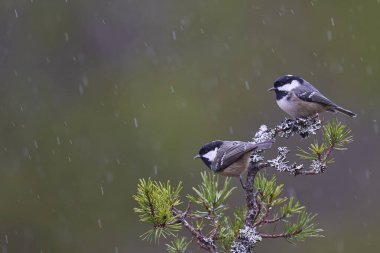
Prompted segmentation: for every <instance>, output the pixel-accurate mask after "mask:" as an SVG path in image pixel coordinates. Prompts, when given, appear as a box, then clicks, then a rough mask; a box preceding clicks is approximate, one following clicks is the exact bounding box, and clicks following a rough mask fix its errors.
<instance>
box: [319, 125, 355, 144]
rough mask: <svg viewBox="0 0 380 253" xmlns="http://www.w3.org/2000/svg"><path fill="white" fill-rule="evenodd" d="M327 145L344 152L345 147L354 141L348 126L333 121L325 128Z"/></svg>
mask: <svg viewBox="0 0 380 253" xmlns="http://www.w3.org/2000/svg"><path fill="white" fill-rule="evenodd" d="M323 134H324V139H325V143H326V144H327V145H329V146H332V147H334V148H335V149H337V150H344V149H346V148H345V145H347V144H348V143H350V142H352V141H353V137H352V136H351V135H350V134H351V130H350V129H348V128H347V126H346V125H344V124H342V123H341V122H338V121H337V120H332V121H330V122H328V123H327V124H326V125H325V126H323Z"/></svg>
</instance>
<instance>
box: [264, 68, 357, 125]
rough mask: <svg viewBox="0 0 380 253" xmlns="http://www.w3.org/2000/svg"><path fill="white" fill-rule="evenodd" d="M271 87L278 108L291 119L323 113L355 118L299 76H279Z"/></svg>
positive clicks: (353, 114)
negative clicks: (328, 112)
mask: <svg viewBox="0 0 380 253" xmlns="http://www.w3.org/2000/svg"><path fill="white" fill-rule="evenodd" d="M273 86H274V87H273V88H270V89H269V91H271V90H274V91H275V92H276V101H277V104H278V106H279V107H280V108H281V109H282V110H283V111H284V112H286V113H287V114H289V115H290V116H291V117H292V118H299V117H309V116H313V115H315V114H317V113H320V112H324V111H330V112H341V113H344V114H346V115H348V116H350V117H356V114H355V113H353V112H351V111H349V110H347V109H344V108H342V107H340V106H338V105H337V104H335V103H334V102H332V101H331V100H330V99H328V98H326V97H325V96H324V95H322V93H320V92H319V91H318V90H317V89H316V88H314V86H313V85H311V84H310V83H309V82H307V81H306V80H305V79H303V78H301V77H299V76H293V75H285V76H281V77H279V78H278V79H277V80H276V81H275V82H274V85H273Z"/></svg>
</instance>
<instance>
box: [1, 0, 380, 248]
mask: <svg viewBox="0 0 380 253" xmlns="http://www.w3.org/2000/svg"><path fill="white" fill-rule="evenodd" d="M379 13H380V3H379V1H375V0H370V1H286V2H285V1H246V0H244V1H227V0H193V1H174V0H161V1H157V0H145V1H139V0H129V1H128V0H110V1H100V0H87V1H86V0H82V1H74V0H59V1H58V0H57V1H47V0H46V1H43V0H18V1H14V0H2V1H1V2H0V115H1V120H0V133H1V138H0V163H1V166H0V189H1V190H0V199H1V205H0V243H1V249H2V252H10V253H11V252H44V253H45V252H115V253H118V252H162V251H163V249H164V247H163V244H164V242H165V241H161V244H160V245H155V244H149V243H146V242H143V241H141V240H140V239H139V235H140V234H142V233H143V232H145V231H146V230H147V229H148V228H149V227H148V226H146V225H144V224H139V223H138V222H137V220H138V219H137V216H136V215H135V214H134V213H133V210H132V208H133V206H134V202H133V199H132V195H133V194H134V193H135V189H136V184H137V181H138V179H139V178H147V177H153V178H154V179H158V180H167V179H170V180H171V181H172V182H174V183H177V182H178V181H180V180H182V181H184V186H185V188H184V190H183V195H185V194H186V192H188V191H190V190H191V187H192V186H193V185H195V184H197V183H198V182H199V181H200V172H201V171H202V170H204V169H205V167H204V165H203V164H201V163H200V161H198V160H193V159H192V157H193V155H194V154H195V153H196V152H197V151H198V149H199V147H200V146H201V145H202V144H204V143H206V142H208V141H211V140H214V139H229V140H249V139H250V138H251V137H252V134H253V132H255V131H256V130H257V129H258V127H259V126H260V124H263V123H265V124H268V125H271V126H272V125H274V124H276V123H278V122H279V121H281V120H282V119H283V118H284V116H285V115H284V114H283V113H282V112H281V111H280V109H278V107H277V105H276V104H275V102H274V95H273V94H271V93H268V92H267V89H268V88H269V87H271V86H272V83H273V80H274V79H275V78H277V77H278V76H279V75H282V74H288V73H292V74H298V75H301V76H303V77H304V78H305V79H307V80H308V81H310V82H311V83H313V84H314V85H315V86H316V87H317V88H319V89H320V90H321V91H322V92H323V93H325V94H326V95H327V96H328V97H330V98H332V99H333V100H334V101H335V102H337V103H338V104H340V105H342V106H344V107H346V108H348V109H350V110H353V111H354V112H356V113H358V118H356V119H350V118H347V117H345V116H344V115H332V114H324V115H323V117H324V119H325V120H327V119H330V118H332V117H338V118H339V119H340V120H342V121H343V122H344V123H346V124H348V126H349V127H350V128H352V130H353V135H354V137H355V142H354V143H352V144H350V149H349V150H347V151H345V152H341V153H337V154H336V163H335V164H333V165H332V166H331V167H330V168H329V170H328V171H327V172H326V173H325V174H323V175H320V176H318V177H296V178H295V177H292V176H290V175H287V174H280V173H276V175H278V177H279V181H280V182H282V183H285V184H286V187H285V189H286V193H287V194H289V195H293V196H295V197H296V198H297V199H298V200H300V201H301V203H303V204H305V205H307V206H308V208H309V210H310V211H312V212H316V213H319V216H318V218H317V220H318V222H319V223H320V225H321V227H323V228H324V229H325V233H324V234H325V236H326V238H320V239H310V240H308V241H306V242H304V243H299V244H298V245H297V246H292V245H290V244H289V243H287V242H286V241H285V240H281V239H279V240H271V239H267V240H266V241H264V242H263V243H261V244H260V245H259V246H258V247H257V252H276V251H281V252H339V253H340V252H342V253H343V252H344V253H350V252H355V253H356V252H357V251H360V252H362V253H364V252H379V250H380V246H379V243H378V242H376V240H378V238H379V236H380V232H379V225H380V220H379V218H380V215H379V208H380V204H379V195H378V193H379V190H380V185H379V183H378V182H379V179H380V173H379V165H378V164H379V161H380V159H379V154H380V153H379V152H380V144H379V141H380V138H379V121H380V113H379V106H380V99H379V96H380V86H379V80H380V72H379V70H380V69H379V68H380V63H379V56H380V55H379V52H380V51H379V50H380V33H379ZM285 143H287V142H286V141H283V140H280V141H279V144H278V145H284V144H285ZM307 143H308V141H301V140H300V139H299V138H294V140H292V141H290V144H289V145H290V147H291V149H293V150H295V149H296V146H302V147H306V145H307ZM267 173H273V171H271V170H268V171H267ZM233 183H234V185H237V186H239V182H238V180H233ZM233 199H234V201H232V202H230V205H232V206H233V207H234V206H237V205H241V204H243V203H244V202H243V201H244V197H242V191H241V190H239V191H236V192H235V195H234V197H233ZM193 249H194V251H196V252H198V251H200V250H199V249H198V248H197V247H194V248H193Z"/></svg>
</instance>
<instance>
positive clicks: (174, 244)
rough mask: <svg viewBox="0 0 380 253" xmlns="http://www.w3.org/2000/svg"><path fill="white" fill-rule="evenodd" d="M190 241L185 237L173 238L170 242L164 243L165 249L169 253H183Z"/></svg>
mask: <svg viewBox="0 0 380 253" xmlns="http://www.w3.org/2000/svg"><path fill="white" fill-rule="evenodd" d="M190 243H191V241H190V242H187V241H186V238H185V237H181V238H175V239H174V240H173V241H171V242H170V244H166V250H167V252H169V253H185V252H186V249H187V247H188V246H189V244H190Z"/></svg>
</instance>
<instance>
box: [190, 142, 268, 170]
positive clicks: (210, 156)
mask: <svg viewBox="0 0 380 253" xmlns="http://www.w3.org/2000/svg"><path fill="white" fill-rule="evenodd" d="M272 143H273V141H265V142H262V143H253V142H243V141H219V140H218V141H212V142H210V143H207V144H205V145H204V146H203V147H202V148H201V149H200V150H199V153H198V155H196V156H195V157H194V158H201V159H202V161H203V162H204V163H205V164H206V165H207V167H209V168H210V169H211V170H212V171H213V172H215V173H218V174H221V175H223V176H230V177H237V176H240V174H241V173H242V172H243V171H245V170H246V169H247V168H248V165H249V161H250V158H249V157H250V155H251V154H252V152H253V151H255V150H256V149H269V148H270V147H271V146H272Z"/></svg>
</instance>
